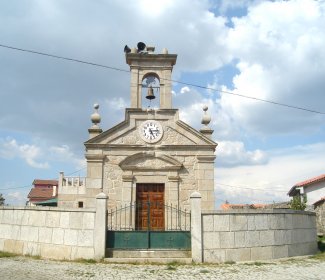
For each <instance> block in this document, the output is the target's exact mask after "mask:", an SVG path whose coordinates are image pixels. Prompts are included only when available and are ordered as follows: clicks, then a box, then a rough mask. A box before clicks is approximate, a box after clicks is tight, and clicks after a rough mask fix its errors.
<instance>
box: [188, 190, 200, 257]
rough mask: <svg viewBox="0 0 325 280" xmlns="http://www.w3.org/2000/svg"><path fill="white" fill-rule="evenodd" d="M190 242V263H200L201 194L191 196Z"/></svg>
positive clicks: (195, 193) (196, 193)
mask: <svg viewBox="0 0 325 280" xmlns="http://www.w3.org/2000/svg"><path fill="white" fill-rule="evenodd" d="M190 199H191V242H192V261H193V262H195V263H201V262H202V261H203V259H202V255H203V252H202V216H201V194H200V193H199V192H194V193H192V194H191V197H190Z"/></svg>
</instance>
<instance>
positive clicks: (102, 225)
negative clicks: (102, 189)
mask: <svg viewBox="0 0 325 280" xmlns="http://www.w3.org/2000/svg"><path fill="white" fill-rule="evenodd" d="M107 199H108V197H107V195H106V194H104V193H99V194H98V195H97V196H96V217H95V232H94V249H95V259H96V260H100V259H103V258H104V257H105V251H106V233H107V216H106V213H107Z"/></svg>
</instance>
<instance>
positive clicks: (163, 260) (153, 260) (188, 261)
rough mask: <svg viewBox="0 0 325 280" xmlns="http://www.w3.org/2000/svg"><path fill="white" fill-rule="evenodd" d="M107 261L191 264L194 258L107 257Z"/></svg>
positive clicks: (105, 260)
mask: <svg viewBox="0 0 325 280" xmlns="http://www.w3.org/2000/svg"><path fill="white" fill-rule="evenodd" d="M104 262H106V263H132V264H154V263H157V264H170V263H179V264H191V263H192V258H105V259H104Z"/></svg>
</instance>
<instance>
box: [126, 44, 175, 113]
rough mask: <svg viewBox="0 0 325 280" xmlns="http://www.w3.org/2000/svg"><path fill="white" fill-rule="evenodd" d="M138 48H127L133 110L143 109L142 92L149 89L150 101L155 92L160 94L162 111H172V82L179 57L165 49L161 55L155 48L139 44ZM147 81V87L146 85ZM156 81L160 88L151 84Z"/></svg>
mask: <svg viewBox="0 0 325 280" xmlns="http://www.w3.org/2000/svg"><path fill="white" fill-rule="evenodd" d="M137 47H138V48H132V49H130V48H128V47H127V46H125V49H124V51H125V58H126V63H127V64H128V65H130V71H131V108H139V109H141V108H142V107H143V104H142V90H143V88H144V87H147V88H148V92H149V95H148V99H153V98H154V96H152V94H153V92H154V90H156V92H157V93H158V94H159V99H160V104H159V108H160V109H172V82H171V74H172V70H173V66H174V65H175V63H176V59H177V55H176V54H168V50H167V49H163V51H162V53H161V54H156V53H155V47H149V46H146V45H145V44H144V43H142V42H139V43H138V45H137ZM145 80H146V81H147V83H146V84H147V85H145V84H144V82H145ZM154 80H156V81H158V83H159V86H153V85H152V84H151V83H152V82H153V81H154Z"/></svg>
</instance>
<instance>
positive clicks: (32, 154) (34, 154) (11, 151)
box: [0, 138, 49, 168]
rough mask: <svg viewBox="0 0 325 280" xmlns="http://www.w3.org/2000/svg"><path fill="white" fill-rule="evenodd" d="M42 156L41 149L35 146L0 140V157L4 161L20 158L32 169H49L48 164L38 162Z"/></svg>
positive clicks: (12, 140)
mask: <svg viewBox="0 0 325 280" xmlns="http://www.w3.org/2000/svg"><path fill="white" fill-rule="evenodd" d="M42 156H43V153H42V151H41V149H40V148H39V147H37V146H35V145H29V144H21V145H20V144H18V143H17V141H16V140H15V139H9V138H8V139H5V140H4V139H0V157H2V158H5V159H13V158H16V157H18V158H22V159H23V160H25V162H26V163H27V164H28V165H29V166H31V167H34V168H49V164H48V162H39V158H40V157H42Z"/></svg>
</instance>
